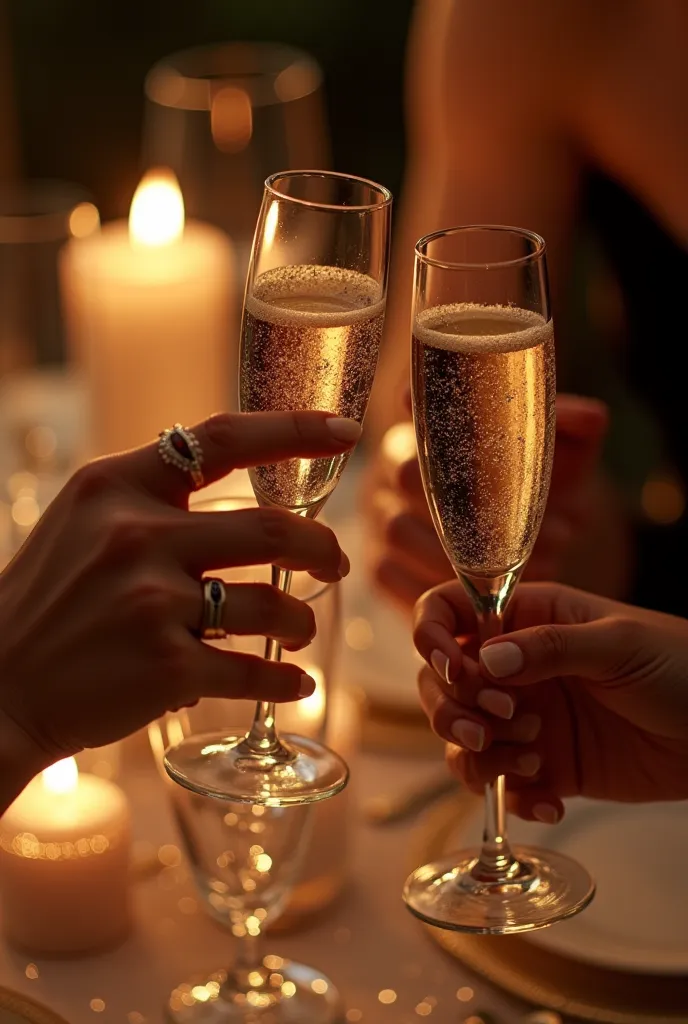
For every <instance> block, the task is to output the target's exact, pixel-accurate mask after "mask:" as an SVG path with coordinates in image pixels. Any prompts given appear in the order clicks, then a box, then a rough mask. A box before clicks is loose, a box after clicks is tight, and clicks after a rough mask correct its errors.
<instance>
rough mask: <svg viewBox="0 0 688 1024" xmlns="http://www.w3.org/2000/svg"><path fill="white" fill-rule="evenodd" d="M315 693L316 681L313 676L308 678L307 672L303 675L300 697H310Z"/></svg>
mask: <svg viewBox="0 0 688 1024" xmlns="http://www.w3.org/2000/svg"><path fill="white" fill-rule="evenodd" d="M314 692H315V679H313V677H312V676H307V675H306V673H305V672H302V673H301V685H300V686H299V697H310V695H311V694H312V693H314Z"/></svg>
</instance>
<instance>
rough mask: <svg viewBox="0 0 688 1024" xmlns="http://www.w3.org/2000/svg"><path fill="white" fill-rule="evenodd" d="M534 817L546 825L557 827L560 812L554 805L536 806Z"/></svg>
mask: <svg viewBox="0 0 688 1024" xmlns="http://www.w3.org/2000/svg"><path fill="white" fill-rule="evenodd" d="M533 817H534V818H537V820H538V821H543V822H544V823H545V825H556V823H557V822H558V821H559V810H558V809H557V808H556V807H555V806H554V805H553V804H535V807H533Z"/></svg>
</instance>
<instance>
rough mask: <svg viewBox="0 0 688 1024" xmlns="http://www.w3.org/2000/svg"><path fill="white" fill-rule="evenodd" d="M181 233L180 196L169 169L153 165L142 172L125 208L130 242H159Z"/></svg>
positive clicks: (149, 243) (174, 237) (182, 205)
mask: <svg viewBox="0 0 688 1024" xmlns="http://www.w3.org/2000/svg"><path fill="white" fill-rule="evenodd" d="M183 233H184V199H183V197H182V193H181V189H180V188H179V182H178V181H177V179H176V178H175V176H174V174H173V173H172V171H169V170H167V169H166V168H157V169H156V170H154V171H148V173H147V174H144V176H143V178H142V179H141V182H140V183H139V187H138V188H137V189H136V192H135V193H134V198H133V199H132V201H131V209H130V211H129V237H130V239H131V242H132V244H133V245H137V246H143V245H150V246H159V245H170V244H171V243H172V242H176V241H178V240H179V239H180V238H181V237H182V235H183Z"/></svg>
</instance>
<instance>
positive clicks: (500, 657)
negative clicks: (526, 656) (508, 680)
mask: <svg viewBox="0 0 688 1024" xmlns="http://www.w3.org/2000/svg"><path fill="white" fill-rule="evenodd" d="M480 660H481V662H482V663H483V665H484V666H485V668H486V669H487V671H488V672H489V673H490V675H492V676H495V678H497V679H501V678H502V677H503V676H513V675H515V674H516V672H520V671H521V669H522V668H523V652H522V651H521V648H520V647H517V646H516V644H512V643H509V641H508V640H507V641H505V642H504V643H502V644H490V646H489V647H483V649H482V650H481V652H480Z"/></svg>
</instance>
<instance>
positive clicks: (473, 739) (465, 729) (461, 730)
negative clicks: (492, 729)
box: [451, 718, 485, 753]
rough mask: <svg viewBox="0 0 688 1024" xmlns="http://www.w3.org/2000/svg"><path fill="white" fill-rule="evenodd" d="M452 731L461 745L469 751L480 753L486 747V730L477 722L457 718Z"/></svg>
mask: <svg viewBox="0 0 688 1024" xmlns="http://www.w3.org/2000/svg"><path fill="white" fill-rule="evenodd" d="M451 731H452V736H454V738H455V739H456V740H458V742H459V745H460V746H462V747H465V748H466V749H467V750H473V751H475V752H476V753H479V751H481V750H482V749H483V747H484V746H485V730H484V729H483V727H482V725H478V723H477V722H471V721H469V720H468V719H467V718H457V720H456V721H455V722H454V723H453V725H452V727H451Z"/></svg>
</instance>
